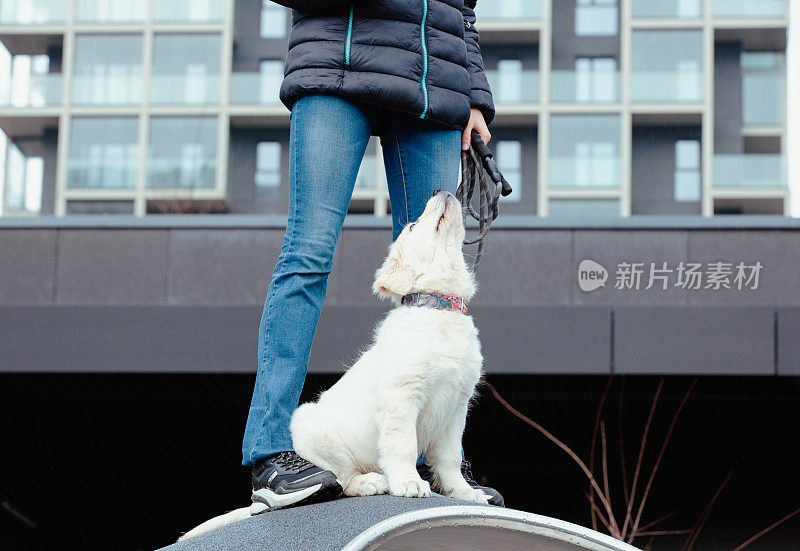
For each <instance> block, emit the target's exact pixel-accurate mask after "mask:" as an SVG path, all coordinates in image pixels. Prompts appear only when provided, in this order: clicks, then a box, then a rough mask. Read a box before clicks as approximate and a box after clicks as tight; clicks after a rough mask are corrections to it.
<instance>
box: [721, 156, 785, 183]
mask: <svg viewBox="0 0 800 551" xmlns="http://www.w3.org/2000/svg"><path fill="white" fill-rule="evenodd" d="M787 182H788V178H787V163H786V157H785V156H783V155H774V154H766V155H761V154H750V155H744V154H731V155H724V154H723V155H714V188H716V189H730V188H734V189H764V190H776V189H780V190H784V189H786V188H787Z"/></svg>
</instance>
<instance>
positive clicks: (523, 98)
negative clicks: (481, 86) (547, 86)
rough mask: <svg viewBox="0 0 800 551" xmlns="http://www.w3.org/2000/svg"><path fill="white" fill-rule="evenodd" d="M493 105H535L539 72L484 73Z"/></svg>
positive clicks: (537, 98)
mask: <svg viewBox="0 0 800 551" xmlns="http://www.w3.org/2000/svg"><path fill="white" fill-rule="evenodd" d="M486 78H487V79H488V80H489V86H490V87H491V89H492V95H493V96H494V101H495V103H537V102H538V101H539V71H533V70H525V71H519V72H504V71H502V72H501V71H486Z"/></svg>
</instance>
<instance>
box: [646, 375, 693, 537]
mask: <svg viewBox="0 0 800 551" xmlns="http://www.w3.org/2000/svg"><path fill="white" fill-rule="evenodd" d="M695 385H697V379H695V380H694V381H692V384H691V385H689V390H687V391H686V394H684V396H683V400H681V403H680V405H679V406H678V410H677V411H676V412H675V416H674V417H673V418H672V423H670V425H669V430H668V431H667V436H666V438H664V443H663V444H662V445H661V450H660V451H659V452H658V458H657V459H656V463H655V465H653V470H652V472H651V473H650V478H649V479H648V480H647V486H645V488H644V493H643V494H642V500H641V501H640V502H639V510H638V511H637V513H636V520H635V521H634V522H633V528H631V533H636V530H637V529H638V527H639V521H640V520H641V518H642V511H644V504H645V503H646V502H647V496H648V494H649V493H650V488H651V487H652V485H653V479H655V477H656V473H657V472H658V467H659V466H660V465H661V458H663V457H664V452H665V451H666V449H667V445H668V444H669V441H670V438H672V431H674V430H675V425H676V424H677V423H678V417H680V415H681V410H683V406H684V405H686V401H687V400H688V399H689V396H691V394H692V390H694V387H695Z"/></svg>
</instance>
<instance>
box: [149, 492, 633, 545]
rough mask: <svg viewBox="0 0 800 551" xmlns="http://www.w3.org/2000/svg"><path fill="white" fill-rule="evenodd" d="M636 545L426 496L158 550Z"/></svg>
mask: <svg viewBox="0 0 800 551" xmlns="http://www.w3.org/2000/svg"><path fill="white" fill-rule="evenodd" d="M244 549H263V550H265V551H269V550H281V551H284V550H286V551H290V550H292V549H303V550H305V549H309V550H310V549H313V550H314V551H334V550H336V551H338V550H342V551H367V550H370V551H372V550H380V551H390V550H393V551H399V550H412V549H414V550H416V549H458V550H459V551H473V550H474V551H478V550H481V551H483V550H485V549H496V550H498V551H504V550H511V549H543V550H544V549H546V550H547V551H579V550H586V551H636V548H634V547H631V546H630V545H626V544H624V543H621V542H619V541H617V540H614V539H612V538H610V537H608V536H606V535H603V534H600V533H598V532H594V531H592V530H589V529H588V528H583V527H581V526H577V525H575V524H571V523H568V522H564V521H560V520H557V519H552V518H548V517H544V516H540V515H534V514H531V513H525V512H522V511H516V510H513V509H502V508H497V507H490V506H480V505H475V504H467V503H465V502H461V501H457V500H454V499H448V498H445V497H442V496H438V495H434V496H432V497H430V498H425V499H410V498H401V497H395V496H388V495H382V496H372V497H361V498H345V499H340V500H336V501H331V502H327V503H319V504H316V505H309V506H306V507H296V508H293V509H284V510H281V511H274V512H271V513H265V514H263V515H259V516H257V517H252V518H249V519H246V520H243V521H241V522H237V523H233V524H229V525H228V526H224V527H222V528H219V529H217V530H214V531H212V532H209V533H206V534H203V535H201V536H198V537H196V538H193V539H191V540H188V541H184V542H179V543H176V544H173V545H170V546H168V547H165V548H163V550H162V551H195V550H198V551H199V550H203V551H234V550H236V551H239V550H244Z"/></svg>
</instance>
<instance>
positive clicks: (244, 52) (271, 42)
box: [232, 0, 291, 72]
mask: <svg viewBox="0 0 800 551" xmlns="http://www.w3.org/2000/svg"><path fill="white" fill-rule="evenodd" d="M261 4H262V0H237V1H236V3H235V7H234V15H233V17H234V45H233V65H232V69H233V71H234V72H239V71H255V72H258V69H259V63H260V62H261V60H262V59H285V58H286V50H287V47H288V38H287V37H288V29H287V36H286V37H283V38H261V34H260V26H261ZM287 24H291V15H290V16H289V17H288V23H287Z"/></svg>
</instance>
